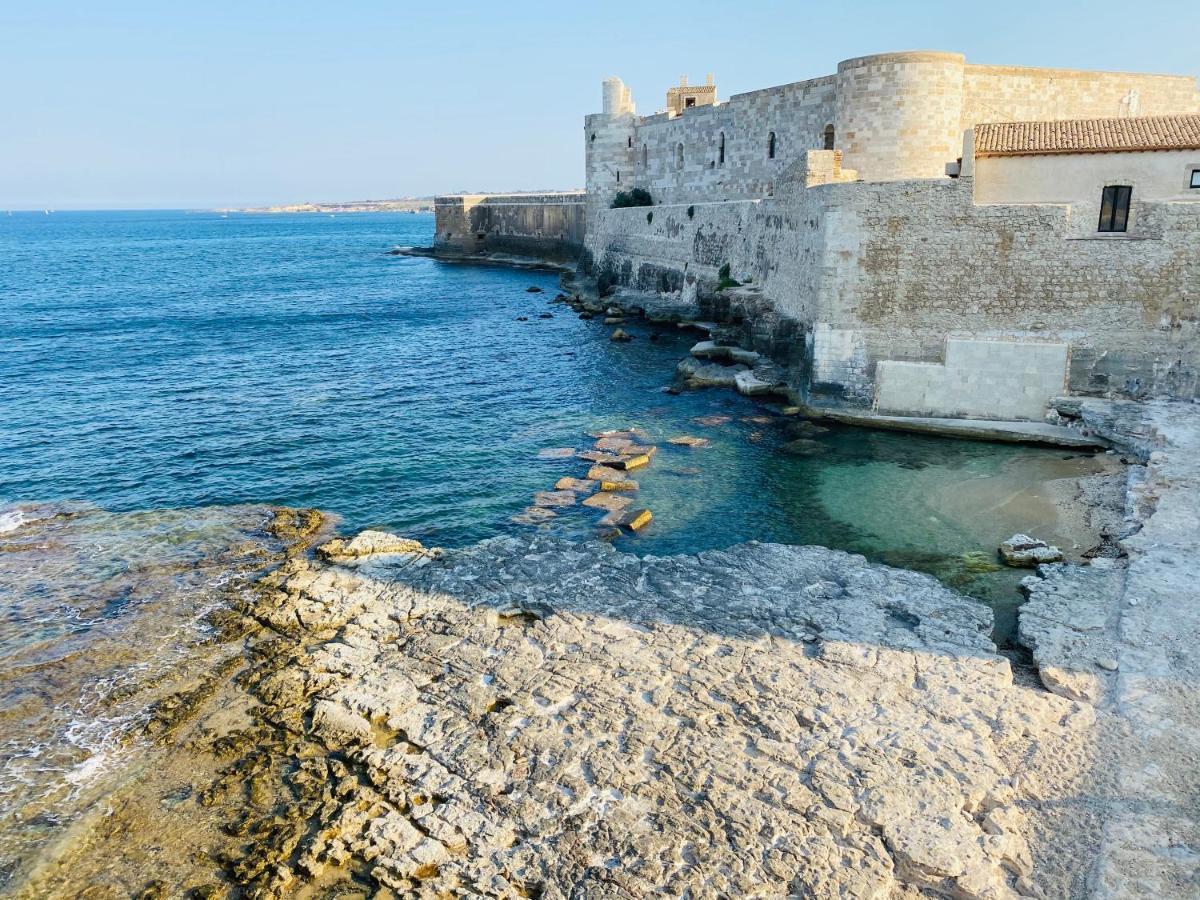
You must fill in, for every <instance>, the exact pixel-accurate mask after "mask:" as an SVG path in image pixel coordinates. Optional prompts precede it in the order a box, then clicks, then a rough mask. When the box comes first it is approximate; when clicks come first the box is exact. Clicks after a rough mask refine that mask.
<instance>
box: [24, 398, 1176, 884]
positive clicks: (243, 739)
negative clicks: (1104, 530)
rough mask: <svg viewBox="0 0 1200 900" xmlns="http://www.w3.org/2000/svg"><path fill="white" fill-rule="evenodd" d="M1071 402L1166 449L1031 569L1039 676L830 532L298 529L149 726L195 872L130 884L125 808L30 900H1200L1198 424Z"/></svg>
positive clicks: (1098, 423) (129, 816)
mask: <svg viewBox="0 0 1200 900" xmlns="http://www.w3.org/2000/svg"><path fill="white" fill-rule="evenodd" d="M1065 408H1066V407H1065ZM1067 411H1068V412H1074V414H1075V415H1076V416H1077V419H1078V422H1079V424H1080V426H1081V427H1083V428H1088V429H1096V430H1097V431H1102V432H1103V434H1104V435H1105V436H1106V437H1107V438H1108V439H1111V440H1113V441H1115V442H1119V443H1124V445H1125V446H1127V447H1129V448H1130V452H1131V453H1136V454H1137V455H1138V456H1139V458H1141V459H1143V460H1144V461H1145V463H1146V468H1145V469H1144V470H1142V469H1140V468H1134V469H1133V470H1131V471H1132V473H1133V474H1132V475H1131V479H1130V484H1131V488H1130V494H1129V497H1130V506H1129V516H1128V518H1127V521H1126V528H1125V533H1123V534H1122V535H1120V536H1119V537H1118V538H1117V550H1116V551H1115V552H1114V554H1113V555H1112V556H1111V557H1104V558H1100V559H1097V560H1094V561H1093V562H1092V564H1091V565H1090V566H1078V565H1064V564H1053V565H1047V566H1041V567H1040V568H1039V569H1038V571H1037V574H1036V575H1033V576H1031V577H1030V578H1029V579H1027V582H1026V587H1027V590H1028V592H1029V594H1030V600H1029V602H1028V604H1027V605H1026V607H1025V608H1024V609H1023V610H1022V613H1021V634H1022V636H1023V638H1024V639H1025V640H1026V641H1028V642H1029V644H1030V646H1031V648H1032V653H1033V661H1034V664H1035V667H1036V671H1037V672H1039V673H1040V678H1039V677H1038V676H1037V675H1036V674H1034V671H1033V670H1024V669H1021V668H1019V667H1017V668H1014V665H1013V663H1012V662H1011V661H1010V660H1009V659H1008V658H1006V657H1004V656H1002V655H1000V654H998V653H997V652H996V648H995V646H994V645H993V643H992V641H991V639H990V637H989V631H990V613H989V611H988V610H987V608H986V607H983V606H981V605H980V604H978V603H977V602H975V601H973V600H970V599H969V598H966V597H963V596H962V595H960V594H958V593H956V592H954V591H952V590H950V589H948V588H946V587H944V586H942V585H941V584H939V583H938V582H937V581H935V580H934V579H933V578H931V577H929V576H926V575H921V574H917V573H914V572H909V571H904V570H899V569H891V568H888V567H885V566H881V565H876V564H872V563H869V562H867V561H866V560H864V559H863V558H862V557H858V556H854V555H851V554H847V553H842V552H839V551H834V550H827V549H824V548H820V547H794V546H785V545H771V544H756V543H751V544H744V545H739V546H737V547H733V548H730V549H728V550H722V551H713V552H706V553H701V554H697V555H693V556H675V557H661V558H655V557H647V558H644V559H639V558H637V557H635V556H632V555H630V554H625V553H621V552H619V551H617V550H615V549H613V548H612V547H610V546H608V545H606V544H604V543H602V542H588V543H582V544H580V543H570V542H565V541H562V540H557V539H552V538H547V537H540V536H536V535H535V536H529V537H504V538H495V539H492V540H489V541H484V542H483V543H480V544H477V545H475V546H472V547H469V548H466V549H462V550H447V551H442V550H437V549H433V548H425V547H423V546H421V545H420V544H418V543H416V542H414V541H410V540H406V539H403V538H398V537H395V536H392V535H387V534H384V533H379V532H366V533H363V534H360V535H359V536H357V537H356V538H354V539H352V540H347V539H338V540H335V541H331V542H327V543H324V544H321V545H320V546H319V548H318V549H317V551H316V552H315V553H312V552H308V551H307V550H306V549H305V548H306V546H308V545H309V544H310V543H311V542H312V541H313V540H316V539H318V536H319V535H320V534H321V533H322V527H323V526H322V520H321V517H320V516H319V515H318V514H316V513H312V512H308V513H285V514H283V515H281V517H280V518H279V520H278V522H277V523H276V526H274V527H275V529H276V533H277V534H279V535H280V536H282V537H285V538H287V539H288V540H290V541H291V543H290V544H289V546H288V549H287V550H286V551H285V553H284V554H283V556H281V557H280V560H279V563H278V565H277V567H276V568H274V569H273V570H272V571H270V572H268V573H267V574H266V575H265V576H263V577H262V578H260V579H259V580H257V581H256V582H254V583H253V584H252V585H249V586H247V587H245V588H242V589H239V590H238V591H236V592H235V593H234V594H233V596H232V597H231V608H230V609H229V610H228V611H226V612H222V613H219V614H215V615H214V617H213V620H212V623H213V637H212V640H213V641H214V642H215V646H219V647H221V648H224V649H223V650H222V651H221V653H219V654H215V656H217V657H219V658H221V659H223V660H227V661H229V660H231V661H232V662H226V663H223V664H222V665H221V666H219V667H217V668H215V669H214V670H213V671H211V672H210V673H208V674H207V675H205V676H204V677H202V678H199V679H198V680H197V682H196V683H195V684H193V685H191V686H190V687H189V688H187V689H186V690H183V691H180V692H178V694H177V695H173V696H172V697H169V698H165V699H164V700H163V701H162V702H161V703H160V704H159V705H158V707H156V709H157V711H158V713H157V714H156V715H155V716H154V717H152V718H151V719H150V721H149V722H148V723H147V725H146V729H145V735H146V737H145V740H147V741H150V742H151V745H150V749H148V750H147V751H146V752H147V753H148V754H149V755H150V756H151V757H152V758H159V759H161V760H163V765H164V767H165V766H168V765H169V766H170V767H171V771H174V772H175V773H177V774H176V777H177V778H178V779H179V780H180V781H181V787H180V789H179V790H180V791H182V788H183V787H186V788H187V790H186V791H185V792H183V793H182V794H181V796H183V799H181V800H178V801H177V802H174V803H172V805H171V807H170V812H169V813H168V814H167V815H168V819H167V821H169V822H171V823H172V829H170V831H171V832H172V833H176V834H177V838H176V839H177V840H181V841H184V844H183V846H187V847H189V848H190V849H189V850H188V853H189V854H190V855H191V858H192V862H191V864H190V867H189V871H190V874H189V876H188V880H186V882H185V883H182V884H181V883H176V882H172V881H170V880H169V879H167V878H160V879H157V880H155V879H149V881H146V880H143V881H141V882H137V881H136V879H137V878H138V877H144V874H145V872H146V871H147V867H146V865H145V863H146V857H147V856H148V855H150V856H152V851H151V848H148V847H147V846H146V845H145V844H146V839H145V838H144V837H143V838H141V839H139V840H133V839H131V838H130V835H133V834H137V833H139V832H144V831H149V830H152V829H154V828H155V824H154V822H155V819H156V817H161V815H162V813H161V811H160V812H158V813H157V814H156V815H155V816H152V818H151V820H150V821H146V820H143V819H140V818H138V816H144V815H147V812H146V804H144V803H143V804H140V805H139V804H135V803H132V802H131V801H130V800H129V798H127V797H124V798H123V797H121V796H118V797H116V798H115V799H110V801H109V804H110V805H109V812H108V814H107V815H106V816H103V817H101V818H99V819H95V818H93V819H90V820H88V821H87V822H86V824H84V825H81V826H80V832H81V833H79V834H76V835H74V839H73V840H71V841H67V842H63V843H62V844H60V846H58V847H57V848H56V849H55V852H54V853H52V854H47V855H46V858H45V859H44V860H43V862H42V864H41V866H40V867H39V869H38V870H37V871H36V872H35V873H33V876H32V877H31V879H30V880H29V881H28V882H27V883H26V887H25V888H24V889H23V890H22V891H18V892H17V894H18V896H29V897H33V896H44V895H46V894H47V893H50V894H53V893H56V892H59V893H64V892H69V889H70V888H74V889H79V888H80V887H81V886H82V885H83V884H85V883H87V884H90V885H91V886H92V887H91V888H89V890H92V893H85V894H84V895H85V896H93V897H99V896H128V895H137V894H139V892H145V893H142V895H143V896H174V895H178V894H180V893H189V892H190V894H189V895H190V896H195V897H225V896H250V897H285V896H286V897H293V896H297V897H309V896H312V897H318V896H320V897H337V896H349V895H351V894H353V893H354V892H359V895H361V894H368V895H371V896H383V897H386V896H430V897H433V896H446V895H458V894H471V895H479V896H495V897H567V896H589V897H590V896H612V897H641V896H646V895H648V894H651V893H655V892H664V893H667V894H671V895H691V896H710V895H732V896H763V897H772V896H779V897H782V896H812V897H833V896H861V897H904V896H919V895H927V894H930V893H932V894H937V895H946V896H959V897H978V898H1002V897H1018V896H1027V897H1046V898H1050V897H1055V898H1057V897H1085V896H1145V895H1147V894H1148V893H1149V892H1150V891H1151V890H1154V891H1156V892H1157V893H1159V894H1160V895H1161V896H1183V895H1185V894H1186V893H1188V891H1189V890H1190V888H1189V887H1188V886H1189V885H1190V884H1191V883H1192V882H1191V881H1189V879H1190V878H1192V877H1194V871H1195V869H1194V860H1193V859H1192V857H1190V856H1188V855H1187V854H1186V853H1181V852H1179V851H1178V849H1172V848H1179V847H1181V846H1193V845H1192V844H1190V843H1188V842H1190V841H1191V840H1192V837H1191V836H1192V835H1193V834H1194V833H1195V829H1196V824H1197V821H1198V820H1200V817H1197V816H1196V815H1195V806H1194V804H1195V797H1196V796H1197V794H1196V792H1195V790H1194V788H1195V787H1196V785H1195V784H1194V783H1193V782H1194V779H1195V777H1196V775H1195V772H1196V771H1197V769H1196V767H1195V765H1194V756H1195V751H1194V749H1192V748H1193V747H1194V744H1190V743H1189V741H1190V740H1191V736H1192V735H1193V730H1192V729H1193V727H1194V726H1193V724H1192V722H1193V717H1194V716H1195V715H1196V713H1195V710H1196V709H1197V708H1200V707H1197V706H1196V705H1195V704H1194V703H1193V701H1194V700H1195V699H1197V698H1196V697H1195V691H1196V684H1197V681H1196V680H1195V679H1193V678H1192V677H1191V675H1192V671H1193V670H1192V668H1191V667H1192V666H1194V665H1195V663H1194V662H1193V657H1192V656H1191V654H1190V651H1189V650H1188V648H1187V642H1188V640H1189V639H1191V638H1194V637H1195V635H1196V633H1197V632H1196V630H1195V629H1194V628H1193V624H1194V623H1193V621H1192V620H1193V618H1194V617H1195V615H1196V613H1194V612H1192V611H1191V609H1190V608H1188V607H1187V600H1188V599H1189V598H1192V599H1194V596H1193V595H1194V591H1195V588H1194V587H1192V586H1191V585H1190V584H1187V583H1186V582H1187V580H1188V579H1187V572H1188V570H1189V569H1188V565H1187V564H1186V559H1185V558H1184V557H1182V556H1180V554H1181V553H1182V552H1183V551H1184V550H1186V549H1187V548H1188V547H1190V546H1191V544H1188V543H1187V542H1188V541H1190V542H1192V544H1194V542H1195V540H1196V529H1195V527H1194V526H1195V516H1196V507H1195V502H1194V501H1195V496H1196V494H1195V490H1196V482H1195V480H1194V479H1195V472H1194V468H1195V462H1194V458H1195V453H1194V451H1195V448H1196V446H1197V444H1198V443H1200V441H1196V437H1197V434H1198V433H1200V428H1198V427H1197V422H1198V421H1200V416H1197V415H1196V411H1195V409H1194V408H1190V407H1189V408H1181V407H1172V406H1163V407H1155V406H1149V407H1135V406H1133V405H1129V406H1128V407H1124V408H1119V409H1118V408H1114V407H1113V406H1112V405H1111V404H1110V405H1104V404H1094V403H1090V402H1088V403H1084V404H1078V403H1077V402H1076V403H1075V406H1074V407H1073V408H1067ZM1141 417H1145V421H1146V422H1147V423H1149V424H1148V425H1143V424H1139V423H1141V422H1142V418H1141ZM1139 433H1140V436H1139ZM1152 498H1153V500H1154V502H1151V499H1152ZM1152 509H1156V511H1154V512H1153V513H1151V510H1152ZM1189 510H1190V511H1189ZM1164 514H1165V515H1164ZM1189 516H1190V518H1189ZM1160 517H1162V518H1160ZM1189 529H1190V530H1189ZM1181 542H1183V543H1181ZM1122 554H1124V556H1122ZM1191 558H1192V559H1194V558H1195V557H1194V556H1193V557H1191ZM1172 577H1173V578H1174V580H1170V579H1171V578H1172ZM1164 579H1167V580H1164ZM1180 579H1183V580H1182V581H1181V580H1180ZM1188 591H1191V592H1192V594H1189V593H1187V592H1188ZM1165 605H1170V606H1171V610H1170V611H1169V615H1168V616H1167V617H1165V618H1164V617H1163V613H1164V610H1165ZM1193 605H1194V604H1193ZM1198 608H1200V607H1198ZM1165 632H1172V633H1171V634H1166V633H1165ZM183 773H187V774H183ZM155 783H156V784H157V782H155ZM161 786H163V787H165V785H161ZM128 790H129V791H131V792H136V791H137V790H139V788H138V787H137V786H133V787H130V788H128ZM140 790H142V791H143V792H144V791H145V787H144V786H143V787H142V788H140ZM151 806H153V804H151ZM197 823H203V825H204V827H203V828H201V827H199V826H198V825H197ZM159 830H160V831H161V830H162V829H161V828H160V829H159ZM201 839H202V840H201ZM97 840H101V841H103V842H104V846H105V847H106V850H105V855H104V856H103V857H99V858H98V857H97V856H96V854H95V852H94V849H95V847H96V846H97V844H96V841H97ZM165 840H166V839H165V838H163V839H161V840H160V843H159V844H158V845H156V848H157V852H161V851H162V841H165ZM187 841H190V842H191V843H187ZM1134 873H1136V874H1134ZM98 886H99V887H98ZM101 888H104V890H101ZM93 889H94V890H93ZM97 891H99V892H97Z"/></svg>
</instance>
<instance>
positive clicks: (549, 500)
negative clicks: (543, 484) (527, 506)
mask: <svg viewBox="0 0 1200 900" xmlns="http://www.w3.org/2000/svg"><path fill="white" fill-rule="evenodd" d="M575 502H576V497H575V492H574V491H538V492H537V493H536V494H534V495H533V505H534V506H539V507H552V506H574V505H575Z"/></svg>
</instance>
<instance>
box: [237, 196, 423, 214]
mask: <svg viewBox="0 0 1200 900" xmlns="http://www.w3.org/2000/svg"><path fill="white" fill-rule="evenodd" d="M217 212H249V213H350V212H411V213H418V212H433V198H432V197H402V198H400V199H398V200H346V201H343V202H340V203H292V204H289V205H287V206H255V207H247V208H243V209H220V210H217Z"/></svg>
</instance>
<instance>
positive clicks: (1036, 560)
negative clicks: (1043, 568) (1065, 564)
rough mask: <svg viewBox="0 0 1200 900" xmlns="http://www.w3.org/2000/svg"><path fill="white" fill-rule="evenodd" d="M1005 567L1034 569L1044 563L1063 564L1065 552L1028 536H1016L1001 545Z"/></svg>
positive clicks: (1001, 556)
mask: <svg viewBox="0 0 1200 900" xmlns="http://www.w3.org/2000/svg"><path fill="white" fill-rule="evenodd" d="M1000 558H1001V559H1003V560H1004V563H1005V565H1009V566H1017V567H1025V568H1030V569H1032V568H1033V567H1034V566H1037V565H1041V564H1042V563H1053V562H1061V561H1062V559H1063V552H1062V551H1061V550H1059V549H1058V548H1057V547H1052V546H1050V545H1049V544H1047V543H1046V542H1045V541H1041V540H1038V539H1037V538H1033V537H1030V536H1029V535H1027V534H1014V535H1013V536H1012V537H1010V538H1009V539H1008V540H1007V541H1004V542H1003V543H1002V544H1001V545H1000Z"/></svg>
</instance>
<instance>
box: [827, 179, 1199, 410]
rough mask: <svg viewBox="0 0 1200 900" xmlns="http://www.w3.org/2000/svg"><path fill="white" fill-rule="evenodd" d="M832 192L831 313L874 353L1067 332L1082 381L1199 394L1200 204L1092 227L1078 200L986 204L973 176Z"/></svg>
mask: <svg viewBox="0 0 1200 900" xmlns="http://www.w3.org/2000/svg"><path fill="white" fill-rule="evenodd" d="M830 189H831V188H829V187H826V188H816V189H814V190H830ZM832 189H833V190H837V191H838V192H839V201H838V202H837V203H836V205H834V206H833V207H832V208H831V210H830V221H829V223H828V226H827V233H828V235H829V241H828V242H827V244H826V247H825V260H826V264H827V266H828V269H827V273H826V277H825V278H824V279H823V283H822V289H821V295H820V313H819V314H820V316H821V318H822V320H824V321H828V322H830V323H831V324H832V325H833V326H834V327H844V328H847V329H850V330H853V331H854V332H856V333H857V334H858V335H860V337H861V340H862V342H863V344H864V345H865V347H866V351H867V355H868V357H869V358H870V359H871V360H884V359H888V360H910V361H924V362H941V361H943V360H944V352H945V351H944V346H943V344H944V339H945V338H946V337H966V338H973V339H979V340H991V339H1003V340H1025V341H1034V342H1051V343H1063V344H1068V345H1069V346H1070V371H1069V382H1068V384H1069V387H1070V389H1071V390H1072V391H1073V392H1081V393H1105V392H1108V391H1114V392H1117V393H1119V394H1122V395H1129V396H1141V395H1172V396H1181V397H1192V396H1195V395H1196V393H1197V388H1198V380H1200V308H1198V307H1197V298H1196V287H1195V286H1196V285H1198V284H1200V203H1158V202H1141V203H1138V202H1136V201H1135V207H1136V208H1137V214H1138V216H1139V219H1138V222H1139V225H1138V228H1137V231H1136V233H1131V234H1130V236H1129V237H1128V238H1125V237H1122V238H1115V239H1114V238H1111V237H1106V236H1097V235H1089V236H1087V237H1086V238H1081V237H1078V236H1076V233H1075V232H1074V231H1073V230H1072V228H1071V221H1070V220H1071V211H1070V208H1069V207H1067V206H1061V205H1059V206H1052V205H1011V206H1003V205H993V206H976V205H975V204H974V203H973V202H972V198H971V194H972V186H971V183H970V181H969V180H966V179H964V180H962V181H952V180H945V181H937V182H903V183H898V184H892V185H879V184H853V185H844V186H832Z"/></svg>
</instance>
